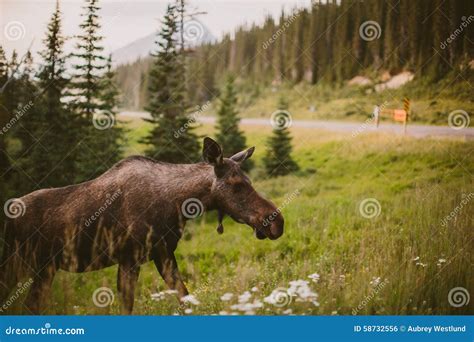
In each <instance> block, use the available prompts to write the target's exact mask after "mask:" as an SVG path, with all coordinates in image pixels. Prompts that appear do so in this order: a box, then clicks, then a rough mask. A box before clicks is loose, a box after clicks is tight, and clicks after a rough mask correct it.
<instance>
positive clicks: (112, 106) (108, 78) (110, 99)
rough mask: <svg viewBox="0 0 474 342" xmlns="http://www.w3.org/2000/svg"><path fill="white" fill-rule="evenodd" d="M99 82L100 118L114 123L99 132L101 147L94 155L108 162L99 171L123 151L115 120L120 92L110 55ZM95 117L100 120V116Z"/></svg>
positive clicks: (117, 159) (115, 160) (121, 129)
mask: <svg viewBox="0 0 474 342" xmlns="http://www.w3.org/2000/svg"><path fill="white" fill-rule="evenodd" d="M101 82H102V85H101V87H102V89H103V90H102V94H101V97H100V99H101V103H102V106H101V111H102V113H103V114H102V115H103V118H102V119H103V120H106V121H107V122H108V121H109V120H112V121H113V122H114V124H113V126H112V127H111V128H110V129H108V130H106V131H103V132H101V133H102V136H101V139H100V142H101V143H102V146H103V148H102V149H100V150H98V151H96V155H97V157H98V158H101V159H102V160H107V161H108V162H107V164H105V165H104V166H103V167H104V169H100V168H99V169H98V172H100V173H101V172H103V171H105V170H106V169H105V167H107V168H108V167H109V166H110V165H111V164H114V163H116V162H117V161H119V160H120V159H121V158H122V153H123V150H122V148H121V146H122V142H123V139H124V130H123V128H122V127H121V126H120V125H119V124H118V123H117V122H116V120H115V117H116V115H117V107H118V98H119V95H120V92H119V90H118V88H117V86H116V84H115V71H114V70H113V69H112V55H109V58H108V59H107V65H106V72H105V75H104V77H103V78H102V81H101ZM97 119H98V120H100V116H99V117H98V118H97ZM101 133H99V134H101Z"/></svg>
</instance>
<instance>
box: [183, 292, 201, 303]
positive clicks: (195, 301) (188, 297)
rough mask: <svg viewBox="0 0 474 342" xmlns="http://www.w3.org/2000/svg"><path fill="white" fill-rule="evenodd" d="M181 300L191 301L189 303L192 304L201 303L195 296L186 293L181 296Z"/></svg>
mask: <svg viewBox="0 0 474 342" xmlns="http://www.w3.org/2000/svg"><path fill="white" fill-rule="evenodd" d="M181 301H182V302H183V303H191V304H194V305H199V304H201V303H200V302H199V301H198V300H197V298H196V297H194V296H193V295H191V294H190V295H187V296H184V297H182V298H181Z"/></svg>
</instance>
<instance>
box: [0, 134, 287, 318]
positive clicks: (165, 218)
mask: <svg viewBox="0 0 474 342" xmlns="http://www.w3.org/2000/svg"><path fill="white" fill-rule="evenodd" d="M254 149H255V148H254V147H251V148H249V149H246V150H244V151H241V152H239V153H236V154H235V155H233V156H232V157H230V158H224V157H223V151H222V148H221V147H220V146H219V144H218V143H217V142H215V141H214V140H212V139H211V138H209V137H206V138H204V143H203V159H204V162H200V163H195V164H170V163H164V162H159V161H156V160H153V159H150V158H147V157H142V156H132V157H128V158H126V159H123V160H122V161H120V162H118V163H117V164H115V165H114V166H112V167H111V168H110V169H109V170H108V171H106V172H105V173H103V174H102V175H100V176H99V177H97V178H96V179H93V180H90V181H87V182H84V183H80V184H76V185H71V186H66V187H62V188H50V189H42V190H38V191H34V192H32V193H30V194H28V195H25V196H23V197H21V198H19V199H18V201H19V202H20V203H21V204H22V205H24V208H23V209H24V211H23V212H22V215H15V216H18V217H14V218H11V219H7V222H6V224H5V242H4V248H3V255H2V259H1V264H0V305H1V304H2V303H4V302H5V300H7V297H8V295H9V294H10V292H11V291H12V290H13V288H14V287H15V286H16V284H17V282H18V281H19V280H21V279H22V277H23V278H26V277H27V276H28V275H29V276H30V277H31V279H32V280H33V281H32V285H31V287H30V288H29V293H28V295H27V298H26V300H25V305H24V306H25V308H26V309H27V311H28V312H27V313H29V314H41V313H42V312H43V310H44V304H45V299H46V297H47V293H48V291H49V289H50V287H51V284H52V281H53V278H54V275H55V273H56V272H57V270H64V271H69V272H76V273H80V272H88V271H94V270H99V269H103V268H105V267H109V266H112V265H115V264H118V274H117V290H118V293H119V294H120V299H121V304H122V312H123V313H126V314H130V313H132V310H133V303H134V290H135V285H136V282H137V279H138V276H139V272H140V266H141V265H142V264H143V263H145V262H148V261H153V262H154V264H155V266H156V268H157V270H158V272H159V273H160V275H161V277H162V278H163V280H164V281H165V283H166V285H167V286H168V287H169V288H170V289H172V290H175V291H176V293H177V295H178V298H183V297H184V296H186V295H188V290H187V289H186V286H185V285H184V283H183V280H182V277H181V275H180V273H179V270H178V265H177V262H176V258H175V255H174V251H175V250H176V247H177V244H178V241H179V240H180V238H181V237H182V235H183V231H184V227H185V223H186V221H187V220H188V219H190V218H193V217H196V214H199V211H200V210H201V211H209V210H217V212H218V218H219V227H218V230H219V231H220V232H222V230H223V227H222V218H223V217H224V215H228V216H230V217H231V218H232V219H233V220H235V221H237V222H239V223H245V224H246V225H248V226H250V227H251V228H252V229H253V230H254V233H255V236H256V237H257V238H258V239H265V238H268V239H271V240H274V239H278V238H279V237H280V236H281V235H282V234H283V225H284V220H283V216H282V215H281V213H280V211H279V210H278V209H277V208H276V207H275V205H274V204H273V203H272V202H270V201H268V200H266V199H264V198H263V197H262V196H260V195H259V194H258V193H257V192H256V191H255V189H254V188H253V187H252V185H251V182H250V180H249V178H248V177H247V176H246V175H245V174H244V172H243V171H242V170H241V168H240V165H241V164H242V163H243V162H244V161H245V160H247V159H248V158H250V157H251V155H252V154H253V152H254ZM187 204H189V207H188V208H187V207H186V205H187ZM275 213H276V214H275ZM268 217H272V220H271V222H270V221H268V219H267V218H268ZM264 222H265V224H264ZM268 222H270V223H268Z"/></svg>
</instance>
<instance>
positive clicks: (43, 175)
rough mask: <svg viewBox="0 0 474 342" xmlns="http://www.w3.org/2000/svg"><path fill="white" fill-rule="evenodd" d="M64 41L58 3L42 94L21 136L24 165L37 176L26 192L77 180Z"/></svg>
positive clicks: (49, 31) (44, 54) (40, 77)
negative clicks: (66, 94)
mask: <svg viewBox="0 0 474 342" xmlns="http://www.w3.org/2000/svg"><path fill="white" fill-rule="evenodd" d="M64 43H65V38H64V36H63V34H62V19H61V11H60V8H59V3H56V10H55V12H54V13H53V15H52V17H51V19H50V22H49V24H48V27H47V32H46V38H45V39H44V44H45V48H44V50H42V51H41V52H40V56H41V57H42V64H41V66H40V71H39V73H38V82H37V84H38V88H39V91H38V93H39V96H38V97H35V98H34V104H33V107H32V108H30V109H28V111H27V112H26V113H25V118H24V119H23V120H22V127H25V128H26V132H25V133H24V134H22V137H21V138H20V140H21V141H22V145H23V149H24V150H25V152H24V153H22V156H21V158H22V168H23V169H24V170H25V171H26V172H27V173H28V174H29V175H30V177H32V178H33V179H34V183H33V184H31V188H30V189H25V191H31V190H33V189H34V188H36V187H38V186H40V187H58V186H64V185H67V184H70V183H71V182H72V181H73V175H74V160H75V156H76V154H75V153H74V152H75V147H76V141H75V135H74V132H75V130H74V124H75V120H76V119H75V117H74V115H73V113H72V112H71V111H70V110H69V109H67V108H66V106H65V105H64V103H63V97H64V93H65V89H66V87H67V84H68V79H67V77H66V76H65V71H66V67H65V63H66V57H65V55H64ZM32 136H33V137H34V138H32ZM32 139H33V140H32Z"/></svg>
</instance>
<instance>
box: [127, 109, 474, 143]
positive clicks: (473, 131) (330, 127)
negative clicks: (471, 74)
mask: <svg viewBox="0 0 474 342" xmlns="http://www.w3.org/2000/svg"><path fill="white" fill-rule="evenodd" d="M120 115H121V116H122V117H124V118H126V117H129V118H149V117H150V115H149V114H148V113H147V112H122V113H120ZM198 121H199V122H202V123H214V122H215V121H216V119H215V118H214V117H210V116H202V117H199V118H198ZM241 124H242V125H250V126H268V127H270V120H269V119H254V118H252V119H248V118H246V119H242V120H241ZM292 126H293V127H301V128H307V129H322V130H327V131H334V132H342V133H347V134H353V135H357V134H361V133H367V132H387V133H391V134H403V125H402V124H401V123H400V124H392V123H381V124H380V126H379V127H378V128H377V127H375V125H374V123H373V122H366V123H364V122H361V123H357V122H346V121H326V120H293V122H292ZM407 135H409V136H413V137H416V138H424V137H446V138H449V137H454V138H464V139H466V140H474V128H463V129H453V128H451V127H448V126H428V125H410V124H409V125H408V128H407Z"/></svg>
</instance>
